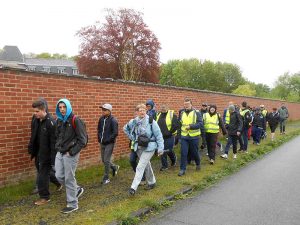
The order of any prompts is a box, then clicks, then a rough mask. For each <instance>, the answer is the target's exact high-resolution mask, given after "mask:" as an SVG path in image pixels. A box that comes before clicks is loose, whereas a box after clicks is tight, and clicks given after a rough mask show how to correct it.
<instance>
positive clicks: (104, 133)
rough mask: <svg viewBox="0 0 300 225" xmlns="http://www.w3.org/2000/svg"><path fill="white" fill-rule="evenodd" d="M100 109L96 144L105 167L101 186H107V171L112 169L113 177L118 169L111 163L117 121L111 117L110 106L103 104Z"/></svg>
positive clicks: (116, 133)
mask: <svg viewBox="0 0 300 225" xmlns="http://www.w3.org/2000/svg"><path fill="white" fill-rule="evenodd" d="M100 108H102V116H101V117H100V119H99V122H98V142H99V143H100V151H101V159H102V162H103V164H104V167H105V168H104V176H103V180H102V184H108V183H109V182H110V180H109V169H110V168H111V169H112V175H113V176H115V175H116V174H117V172H118V170H119V168H120V166H118V165H115V164H113V163H112V162H111V156H112V153H113V150H114V145H115V142H116V138H117V136H118V121H117V120H116V119H115V118H114V117H113V116H112V115H111V111H112V106H111V105H110V104H104V105H102V106H100Z"/></svg>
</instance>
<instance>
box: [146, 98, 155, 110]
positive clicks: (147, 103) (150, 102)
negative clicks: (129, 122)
mask: <svg viewBox="0 0 300 225" xmlns="http://www.w3.org/2000/svg"><path fill="white" fill-rule="evenodd" d="M146 105H150V106H151V109H153V108H154V101H153V100H152V99H149V100H147V101H146Z"/></svg>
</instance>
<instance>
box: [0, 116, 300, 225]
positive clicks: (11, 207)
mask: <svg viewBox="0 0 300 225" xmlns="http://www.w3.org/2000/svg"><path fill="white" fill-rule="evenodd" d="M287 130H288V132H287V135H284V136H279V135H278V134H276V135H277V139H276V141H274V142H271V141H269V140H263V142H262V144H261V145H260V146H254V145H252V144H251V142H250V143H249V147H250V148H249V154H239V155H238V159H237V160H233V159H232V155H231V154H230V155H229V159H228V160H222V159H221V158H220V157H217V158H216V163H215V165H213V166H211V165H209V162H208V160H207V157H206V156H203V153H202V159H201V164H202V168H201V171H200V172H197V171H196V170H195V166H188V168H187V173H186V175H185V176H183V177H178V176H177V173H178V171H179V168H178V167H176V168H171V169H169V170H167V171H164V172H159V168H160V160H159V158H157V157H155V158H154V160H152V165H153V168H154V172H155V176H156V179H157V187H156V188H155V189H153V190H151V191H145V190H143V187H139V188H138V190H137V193H136V195H135V196H134V197H130V196H128V194H127V191H128V189H129V187H130V185H131V182H132V179H133V177H134V173H133V172H132V170H131V168H130V165H129V162H128V159H127V158H126V159H121V160H119V161H118V162H117V164H119V165H121V170H120V172H119V173H118V175H117V176H116V177H115V178H112V179H111V183H110V184H108V185H107V186H101V185H100V180H101V177H102V174H103V166H102V165H101V166H100V165H99V166H93V167H90V168H87V169H83V170H79V171H78V172H77V174H76V177H77V180H78V183H79V184H80V185H82V186H83V187H84V188H85V193H84V194H83V195H82V197H81V198H80V200H79V207H80V209H79V210H78V211H77V212H74V213H72V214H70V215H63V214H61V213H60V209H61V208H63V207H65V192H64V191H62V192H60V193H58V192H55V191H54V186H51V190H52V192H53V195H52V196H51V202H50V203H49V204H47V205H45V206H40V207H36V206H34V204H33V202H34V201H35V200H36V199H37V198H38V196H37V195H35V196H33V195H28V193H30V191H31V189H32V186H33V182H34V181H33V180H30V181H27V182H24V183H21V184H19V185H15V186H10V187H5V188H1V189H0V193H1V195H0V212H1V214H0V224H39V223H47V224H107V223H109V222H111V221H113V220H118V221H122V223H121V224H138V223H139V222H140V218H135V217H132V215H131V213H132V212H134V211H136V210H138V209H141V208H147V207H150V208H152V210H153V212H154V213H157V212H159V211H160V210H161V209H163V208H165V207H169V206H170V205H172V204H173V202H174V201H176V200H180V199H183V198H186V197H187V196H189V194H184V195H182V194H178V195H176V196H175V199H174V200H172V201H162V203H161V204H159V202H161V200H162V199H164V198H165V197H166V196H170V195H174V194H176V193H178V192H179V191H180V190H183V189H185V188H188V187H193V190H194V191H193V193H192V194H195V193H198V191H201V190H203V189H205V188H207V187H210V186H211V185H214V184H216V183H217V182H219V181H220V179H222V178H223V177H225V176H228V175H229V174H232V173H234V172H236V171H238V170H239V169H240V168H241V167H243V166H245V165H247V164H248V163H250V162H251V161H253V160H256V159H258V158H260V157H262V156H263V155H264V154H266V153H268V152H270V151H272V150H273V149H274V148H275V147H277V146H279V145H281V144H282V143H284V142H286V141H288V140H290V139H291V138H292V137H294V136H296V135H299V134H300V121H297V122H292V123H289V124H288V126H287ZM269 138H270V137H269V136H268V139H269ZM223 143H224V140H223ZM176 154H177V155H179V149H178V148H177V149H176Z"/></svg>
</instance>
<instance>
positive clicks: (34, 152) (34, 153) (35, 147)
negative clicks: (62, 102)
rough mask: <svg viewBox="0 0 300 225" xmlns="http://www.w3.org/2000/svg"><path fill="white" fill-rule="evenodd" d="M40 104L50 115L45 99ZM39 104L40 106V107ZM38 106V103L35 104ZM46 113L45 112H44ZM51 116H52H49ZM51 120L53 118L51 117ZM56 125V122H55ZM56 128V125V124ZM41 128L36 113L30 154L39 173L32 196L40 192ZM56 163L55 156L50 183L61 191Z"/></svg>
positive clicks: (32, 120)
mask: <svg viewBox="0 0 300 225" xmlns="http://www.w3.org/2000/svg"><path fill="white" fill-rule="evenodd" d="M39 102H41V103H39V104H41V105H42V104H44V106H45V112H46V113H49V111H48V103H47V101H46V100H45V99H43V98H40V99H39ZM39 104H38V105H39ZM35 105H36V103H35ZM36 110H40V109H35V108H34V111H36ZM42 111H44V110H42ZM49 115H50V114H49ZM50 118H52V117H51V116H50ZM54 123H55V121H54ZM55 126H56V123H55ZM39 127H40V119H39V118H37V117H36V112H35V113H34V115H33V116H32V119H31V136H30V140H29V143H28V153H29V154H30V157H31V160H32V159H33V158H34V164H35V167H36V171H37V176H36V181H35V188H34V189H33V191H32V192H31V193H32V194H38V193H39V190H38V178H39V157H38V153H39V149H40V146H39V143H40V141H39V136H40V135H39ZM54 162H55V155H54V161H52V162H51V170H50V182H51V183H53V184H55V185H56V187H57V190H61V189H62V185H61V184H60V183H59V182H58V180H57V179H56V177H55V171H54Z"/></svg>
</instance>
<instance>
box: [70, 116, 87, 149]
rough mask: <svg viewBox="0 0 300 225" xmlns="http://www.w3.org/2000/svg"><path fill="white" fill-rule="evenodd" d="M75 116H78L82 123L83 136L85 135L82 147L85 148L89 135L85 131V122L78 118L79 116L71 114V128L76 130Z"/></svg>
mask: <svg viewBox="0 0 300 225" xmlns="http://www.w3.org/2000/svg"><path fill="white" fill-rule="evenodd" d="M76 118H78V119H79V120H80V121H81V123H82V124H83V131H84V136H86V143H85V145H84V146H83V148H85V147H86V146H87V144H88V142H89V135H88V133H87V131H86V125H85V122H84V121H83V120H82V119H80V118H79V117H77V116H76V115H73V117H72V127H73V129H74V130H76V123H75V119H76Z"/></svg>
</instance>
